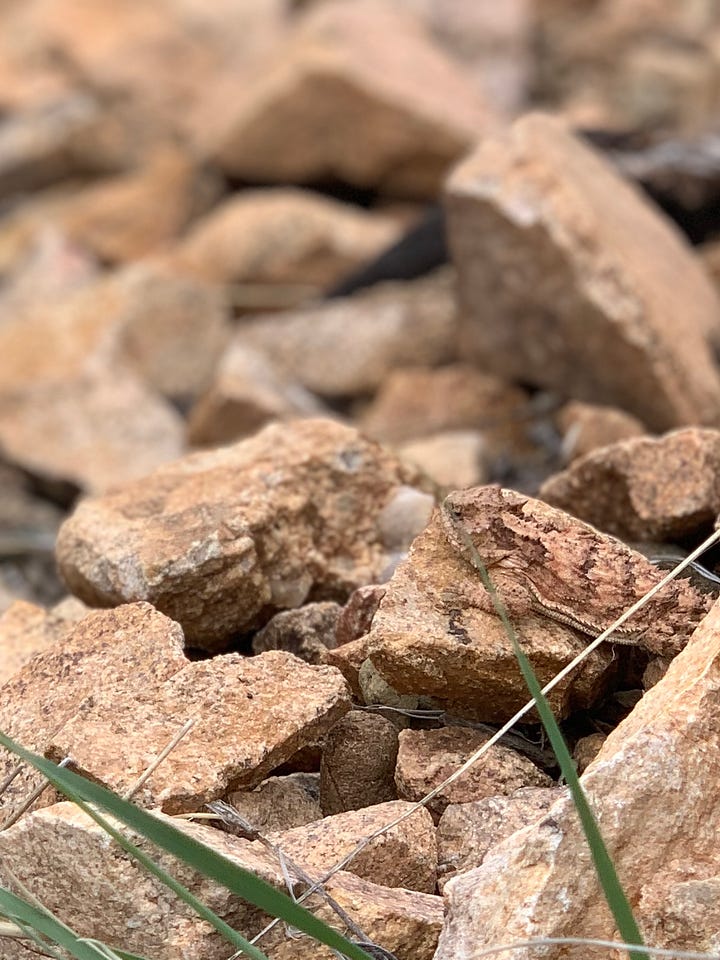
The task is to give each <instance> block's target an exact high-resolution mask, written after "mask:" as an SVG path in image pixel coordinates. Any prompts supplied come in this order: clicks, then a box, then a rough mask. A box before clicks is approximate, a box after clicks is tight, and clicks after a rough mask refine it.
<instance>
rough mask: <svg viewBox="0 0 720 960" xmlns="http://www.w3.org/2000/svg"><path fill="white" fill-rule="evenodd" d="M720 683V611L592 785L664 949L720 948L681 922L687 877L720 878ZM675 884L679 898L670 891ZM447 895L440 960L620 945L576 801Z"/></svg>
mask: <svg viewBox="0 0 720 960" xmlns="http://www.w3.org/2000/svg"><path fill="white" fill-rule="evenodd" d="M719 686H720V604H717V603H716V604H715V606H714V607H713V609H712V610H711V612H710V613H709V615H708V616H707V617H706V618H705V620H704V621H703V623H702V624H701V625H700V626H699V627H698V629H697V630H696V632H695V634H694V637H693V640H692V642H691V643H689V644H688V645H687V646H686V647H685V649H684V650H683V651H682V652H681V653H680V654H679V655H678V656H677V657H676V658H675V659H674V660H673V662H672V664H671V665H670V667H669V669H668V671H667V673H666V675H665V676H664V677H663V679H662V680H660V682H659V683H658V684H656V686H654V687H653V688H652V689H651V690H650V691H648V692H647V693H646V694H645V696H644V697H643V698H642V699H641V700H640V702H639V703H638V704H637V706H636V707H635V709H634V710H633V711H632V713H631V714H630V715H629V716H628V717H627V718H626V719H625V720H624V721H623V722H622V723H621V724H620V725H619V726H618V727H617V728H616V729H615V730H614V731H613V732H612V733H611V734H610V736H609V737H608V738H607V740H606V742H605V745H604V746H603V748H602V750H601V751H600V753H599V755H598V756H597V758H596V759H595V761H594V762H593V763H592V764H591V765H590V767H589V768H588V769H587V770H586V772H585V774H584V775H583V777H582V780H581V783H582V786H583V788H584V790H585V793H586V795H587V797H588V801H589V803H590V804H591V806H592V809H593V812H594V814H595V817H596V819H597V821H598V824H599V827H600V830H601V832H602V834H603V838H604V841H605V844H606V846H607V848H608V852H609V854H610V857H611V858H612V860H613V862H614V865H615V868H616V870H617V873H618V876H619V879H620V883H621V884H622V886H623V889H624V891H625V895H626V896H627V898H628V900H629V902H630V903H631V904H632V905H633V911H634V913H635V917H636V919H637V921H638V924H639V926H640V928H641V929H642V930H645V931H652V935H653V940H652V943H653V946H657V947H669V948H671V949H673V948H680V949H689V948H690V947H691V946H692V949H700V950H713V949H715V947H714V946H713V944H714V931H715V930H716V928H715V927H713V932H712V933H711V934H710V936H709V938H708V939H707V940H705V941H704V942H698V939H700V938H696V937H695V936H694V935H691V939H690V943H686V942H685V941H684V939H683V938H682V937H677V933H678V932H679V929H680V930H681V929H682V927H680V928H679V929H678V927H676V926H675V925H674V923H673V916H674V915H675V913H676V910H677V905H678V902H679V898H680V897H681V896H682V892H681V891H682V882H683V881H687V878H688V877H691V878H692V880H693V881H696V882H699V883H703V882H707V881H709V880H714V878H717V876H718V862H717V859H718V853H717V849H718V848H717V842H716V836H717V830H718V828H720V805H719V804H718V794H717V790H716V759H717V756H718V755H719V753H720V741H719V737H718V724H717V698H718V693H719ZM678 881H680V884H678ZM673 884H677V886H675V887H674V889H673V894H674V896H671V897H669V898H668V897H667V896H665V895H661V896H659V895H658V894H659V892H660V891H661V890H662V888H663V887H672V885H673ZM686 889H687V888H686ZM688 893H690V891H688ZM445 897H446V902H447V905H448V908H449V915H448V918H447V921H446V925H445V928H444V930H443V933H442V935H441V938H440V944H439V947H438V952H437V955H436V956H437V960H451V958H456V957H459V956H463V955H465V954H466V953H468V952H470V953H472V951H477V950H479V949H482V947H483V946H486V945H491V944H496V943H498V942H501V941H502V942H507V941H513V940H526V939H530V938H533V937H535V936H537V932H538V931H539V930H541V931H542V935H543V936H544V937H598V938H602V939H614V938H615V937H616V930H615V924H614V921H613V919H612V917H611V915H610V912H609V909H608V907H607V904H606V901H605V898H604V897H603V895H602V893H601V890H600V886H599V882H598V879H597V874H596V872H595V868H594V866H593V863H592V860H591V857H590V854H589V851H588V848H587V843H586V840H585V838H584V835H583V833H582V830H581V827H580V822H579V819H578V816H577V813H576V810H575V808H574V806H573V803H572V800H571V799H570V798H569V797H565V798H563V799H561V800H559V801H557V802H556V803H555V804H553V806H552V807H551V808H550V811H549V813H548V815H547V816H546V817H544V818H543V819H542V820H540V821H539V822H538V823H537V824H535V825H533V826H529V827H527V828H525V829H524V830H521V831H519V832H518V833H515V834H514V835H513V836H512V837H511V838H510V839H508V840H506V841H505V842H504V843H503V844H502V845H501V846H500V847H498V848H497V849H496V851H494V852H492V853H491V854H490V855H489V856H488V857H487V859H486V860H485V862H484V864H483V865H482V866H481V867H478V868H477V869H475V870H471V871H469V872H468V873H465V874H463V875H461V876H459V877H456V878H455V879H453V880H450V881H449V882H448V883H447V884H446V886H445ZM691 897H692V894H690V898H691ZM694 902H695V904H697V900H695V901H694ZM693 909H697V906H695V907H694V908H693ZM700 929H706V928H704V926H703V925H701V928H700ZM648 935H649V934H648ZM604 952H605V951H602V950H600V949H595V948H589V947H588V946H587V945H584V944H582V945H578V946H566V945H563V946H562V947H558V948H555V947H553V948H551V949H550V950H549V952H548V954H547V955H548V956H549V957H552V958H556V957H560V956H562V957H570V958H581V957H582V958H583V960H586V958H588V957H593V958H594V957H600V956H601V955H603V954H604ZM525 955H527V956H529V955H530V954H529V952H525Z"/></svg>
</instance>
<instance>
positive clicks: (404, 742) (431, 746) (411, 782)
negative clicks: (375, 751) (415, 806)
mask: <svg viewBox="0 0 720 960" xmlns="http://www.w3.org/2000/svg"><path fill="white" fill-rule="evenodd" d="M489 739H490V734H489V733H481V732H480V731H478V730H472V729H469V728H468V727H441V728H439V729H437V730H401V731H400V740H399V747H398V756H397V765H396V767H395V783H396V784H397V788H398V796H399V797H400V798H401V799H402V800H412V801H413V802H417V801H418V800H422V798H423V797H424V796H425V795H426V794H428V793H430V791H431V790H434V789H435V787H438V786H440V784H441V783H442V782H443V781H444V780H447V778H448V777H449V776H450V774H451V773H455V771H456V770H457V769H458V768H459V767H461V766H462V764H463V763H465V761H466V760H467V759H468V758H469V757H470V756H471V755H472V754H473V753H475V751H476V750H478V749H479V748H480V747H481V746H482V745H483V744H484V743H486V742H487V741H488V740H489ZM551 785H552V780H551V779H550V777H549V776H548V775H547V774H546V773H543V772H542V771H541V770H539V769H538V768H537V767H536V766H535V764H534V763H533V762H532V761H531V760H528V758H527V757H523V756H522V754H520V753H518V752H517V751H515V750H512V749H511V748H510V747H505V746H503V745H502V744H495V745H494V746H492V747H490V749H489V750H488V752H487V753H486V754H485V755H484V756H483V757H482V758H481V759H480V760H478V762H477V763H476V764H474V765H473V766H472V767H471V768H470V769H469V770H468V771H467V773H465V774H463V776H462V777H461V778H460V779H459V780H457V781H456V782H455V783H453V784H451V785H450V786H449V787H446V788H445V789H444V790H443V791H442V792H441V793H439V794H438V795H437V796H436V797H434V798H433V799H432V800H431V801H430V802H429V803H428V805H427V808H428V810H430V812H431V813H433V814H435V816H438V817H439V816H440V815H441V814H442V813H443V811H444V810H445V809H446V807H447V806H448V805H449V804H451V803H470V802H471V801H473V800H484V799H486V798H487V797H494V796H497V795H498V794H503V795H507V794H511V793H514V792H515V791H516V790H518V789H519V788H520V787H549V786H551Z"/></svg>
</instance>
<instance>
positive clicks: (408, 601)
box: [332, 516, 613, 722]
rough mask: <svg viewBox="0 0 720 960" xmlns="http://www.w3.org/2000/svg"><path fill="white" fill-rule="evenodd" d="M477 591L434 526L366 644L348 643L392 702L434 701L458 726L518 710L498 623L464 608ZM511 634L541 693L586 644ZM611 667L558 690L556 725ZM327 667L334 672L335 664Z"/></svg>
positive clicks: (567, 632) (606, 656)
mask: <svg viewBox="0 0 720 960" xmlns="http://www.w3.org/2000/svg"><path fill="white" fill-rule="evenodd" d="M478 586H479V584H478V575H477V573H476V572H475V571H474V570H473V569H472V568H470V567H469V565H468V564H467V563H466V562H465V561H464V560H463V559H462V557H461V556H460V555H459V554H458V552H457V551H456V550H454V549H453V548H452V547H451V546H450V544H449V543H448V541H447V539H446V537H445V535H444V533H443V527H442V524H441V523H440V520H439V517H437V516H436V517H435V518H434V519H433V520H432V521H431V523H430V524H429V526H428V527H427V529H426V530H424V531H423V533H421V534H420V535H419V536H418V537H417V538H416V539H415V541H414V542H413V545H412V547H411V549H410V553H409V555H408V558H407V560H406V561H405V562H404V563H401V564H400V566H399V567H398V568H397V570H396V571H395V573H394V574H393V576H392V579H391V580H390V582H389V583H388V584H387V586H386V592H385V596H384V597H383V599H382V600H381V601H380V606H379V608H378V610H377V612H376V613H375V616H374V617H373V621H372V626H371V629H370V632H369V634H368V635H367V638H366V639H364V640H359V641H355V643H357V644H366V647H365V649H366V650H367V652H366V654H365V655H366V656H368V655H369V656H370V658H371V660H372V663H373V664H374V665H375V667H376V668H377V670H379V671H380V674H381V675H382V676H383V677H384V678H385V679H386V680H387V681H388V682H389V683H390V684H391V685H392V686H393V687H394V688H395V689H396V690H397V691H399V692H400V693H405V694H422V695H425V696H431V697H434V698H436V699H438V700H440V701H442V702H443V703H444V704H445V705H446V706H447V708H448V709H450V710H451V711H452V712H454V713H456V714H457V715H458V716H463V717H468V718H470V719H476V720H483V721H487V722H502V721H504V720H507V719H508V718H509V717H510V716H512V714H513V713H515V711H516V710H518V709H519V708H520V707H521V706H523V704H524V703H525V702H526V701H527V699H528V694H527V687H526V686H525V682H524V680H523V679H522V675H521V673H520V669H519V667H518V664H517V660H516V658H515V655H514V653H513V650H512V646H511V644H510V641H509V640H508V638H507V636H506V634H505V631H504V629H503V626H502V624H501V622H500V620H499V619H498V617H496V616H495V615H493V614H491V613H486V612H485V611H484V610H481V609H478V608H477V606H474V605H473V604H472V603H471V602H469V601H468V595H470V596H472V594H473V593H474V594H477V590H478ZM516 627H517V629H518V633H519V635H520V636H521V637H522V639H523V643H524V647H525V650H526V652H527V654H528V656H529V657H530V660H531V661H532V663H533V665H534V667H535V670H536V672H537V674H538V676H539V679H540V681H541V683H546V682H547V681H548V680H549V679H550V678H551V677H553V676H554V675H555V674H556V673H557V672H558V670H560V669H561V668H562V667H563V666H564V665H565V664H566V663H569V661H570V660H572V659H573V657H574V656H575V655H576V654H577V653H579V651H580V650H581V649H582V648H583V647H584V646H585V643H586V641H585V638H583V637H581V636H580V635H579V634H578V633H576V632H575V631H574V630H572V629H571V628H570V627H566V626H565V625H564V624H561V623H555V622H551V621H548V620H546V619H545V618H543V617H537V616H534V615H530V616H527V617H525V618H520V619H518V620H517V621H516ZM344 649H345V648H343V647H339V648H338V649H337V650H336V651H333V653H334V654H340V655H342V653H343V650H344ZM612 660H613V657H612V652H611V651H610V650H596V651H595V652H594V653H593V654H592V655H591V656H590V657H589V658H588V659H587V660H586V661H585V662H584V664H583V665H582V667H581V668H580V670H579V672H577V673H576V674H575V675H574V676H573V678H572V680H571V681H570V683H569V684H568V683H567V682H564V683H563V684H560V685H558V687H556V688H555V690H553V691H552V694H551V702H552V704H553V708H554V709H555V711H556V715H560V716H564V715H566V714H567V713H568V712H569V710H570V709H572V708H576V707H579V706H580V705H581V704H584V705H588V704H589V703H591V702H592V701H593V700H594V699H595V698H596V697H597V696H598V695H599V694H600V693H601V692H602V690H603V687H604V685H605V684H606V683H607V682H608V680H609V678H610V673H611V672H612V670H613V667H612ZM332 662H333V663H335V664H337V665H339V663H338V659H337V658H336V657H332Z"/></svg>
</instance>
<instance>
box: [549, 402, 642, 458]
mask: <svg viewBox="0 0 720 960" xmlns="http://www.w3.org/2000/svg"><path fill="white" fill-rule="evenodd" d="M557 424H558V427H559V428H560V432H561V433H562V435H563V443H562V452H563V458H564V460H566V461H572V460H577V459H578V458H579V457H584V456H585V454H586V453H590V452H591V451H592V450H597V449H598V447H607V446H609V445H610V444H611V443H617V442H618V441H620V440H628V439H630V437H640V436H642V435H643V434H644V433H646V430H645V427H644V426H643V424H642V423H641V422H640V421H639V420H638V419H637V417H633V416H631V415H630V414H629V413H625V411H624V410H618V409H616V408H615V407H601V406H597V405H596V404H592V403H582V402H581V401H580V400H571V401H570V403H566V404H565V405H564V406H563V408H562V409H561V410H560V411H559V413H558V415H557Z"/></svg>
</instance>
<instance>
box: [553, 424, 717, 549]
mask: <svg viewBox="0 0 720 960" xmlns="http://www.w3.org/2000/svg"><path fill="white" fill-rule="evenodd" d="M540 496H541V497H542V499H543V500H546V501H547V502H548V503H551V504H553V505H554V506H556V507H560V508H561V509H563V510H567V511H568V512H569V513H572V514H574V515H575V516H576V517H580V519H582V520H585V521H586V523H591V524H593V526H596V527H598V528H599V529H600V530H605V531H607V532H608V533H612V534H614V535H615V536H617V537H622V538H623V539H625V540H656V541H663V540H668V541H673V540H684V539H687V538H690V537H693V536H704V535H705V532H706V531H707V530H708V529H709V528H710V526H711V525H712V523H713V521H714V520H715V517H716V516H717V515H718V513H720V431H717V430H702V429H698V428H693V427H691V428H689V429H687V430H675V431H673V432H672V433H668V434H666V435H665V436H662V437H637V438H633V439H629V440H623V441H621V442H619V443H615V444H612V445H611V446H609V447H604V448H603V449H601V450H596V451H594V452H591V453H588V454H587V455H586V456H584V457H581V458H580V459H578V460H576V461H575V462H574V463H573V464H572V465H571V466H570V467H568V469H567V470H565V471H563V472H562V473H558V474H556V475H555V476H553V477H550V478H549V479H548V480H547V481H546V482H545V483H544V484H543V486H542V487H541V489H540Z"/></svg>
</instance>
